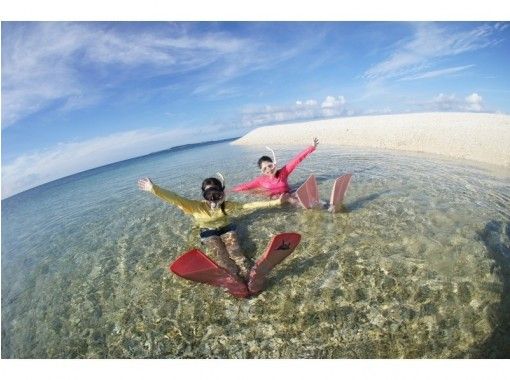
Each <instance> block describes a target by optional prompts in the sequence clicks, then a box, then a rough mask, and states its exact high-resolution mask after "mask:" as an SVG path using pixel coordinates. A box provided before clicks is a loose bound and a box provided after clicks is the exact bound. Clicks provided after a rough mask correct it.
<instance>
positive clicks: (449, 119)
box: [232, 112, 510, 168]
mask: <svg viewBox="0 0 510 380" xmlns="http://www.w3.org/2000/svg"><path fill="white" fill-rule="evenodd" d="M313 137H318V138H319V141H320V142H321V143H322V144H334V145H351V146H361V147H371V148H384V149H393V150H404V151H412V152H425V153H433V154H441V155H445V156H449V157H455V158H462V159H466V160H474V161H479V162H484V163H487V164H493V165H500V166H504V167H507V168H510V116H509V115H503V114H488V113H449V112H442V113H414V114H399V115H379V116H360V117H343V118H337V119H329V120H315V121H308V122H302V123H293V124H280V125H271V126H265V127H260V128H256V129H254V130H253V131H251V132H249V133H247V134H246V135H245V136H243V137H241V138H240V139H238V140H236V141H234V142H233V143H232V144H239V145H259V144H260V145H277V144H286V145H289V144H290V145H304V144H307V143H309V142H311V141H312V138H313Z"/></svg>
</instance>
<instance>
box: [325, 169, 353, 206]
mask: <svg viewBox="0 0 510 380" xmlns="http://www.w3.org/2000/svg"><path fill="white" fill-rule="evenodd" d="M351 177H352V173H348V174H345V175H343V176H341V177H338V178H337V179H336V180H335V183H334V184H333V189H332V190H331V198H330V201H329V211H331V212H337V211H340V210H341V209H342V202H343V200H344V197H345V193H346V192H347V188H348V187H349V183H350V182H351Z"/></svg>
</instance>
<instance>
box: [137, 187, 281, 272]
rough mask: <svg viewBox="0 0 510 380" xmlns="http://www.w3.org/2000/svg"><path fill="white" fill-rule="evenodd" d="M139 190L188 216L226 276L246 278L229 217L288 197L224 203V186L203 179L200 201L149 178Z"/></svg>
mask: <svg viewBox="0 0 510 380" xmlns="http://www.w3.org/2000/svg"><path fill="white" fill-rule="evenodd" d="M138 187H139V188H140V189H141V190H144V191H149V192H151V193H153V194H154V195H156V196H157V197H159V198H161V199H162V200H164V201H166V202H168V203H170V204H171V205H175V206H177V207H178V208H179V209H181V211H183V212H184V213H185V214H188V215H191V216H192V217H193V219H195V222H196V224H197V225H198V227H200V238H201V241H202V243H203V244H204V245H205V246H206V247H207V252H208V254H210V255H211V256H213V259H214V260H215V261H216V263H217V264H218V265H219V266H221V267H223V268H225V269H226V270H228V271H229V272H230V273H232V274H234V275H236V276H240V277H241V278H242V279H247V277H248V274H249V271H250V266H251V265H250V261H249V260H248V258H247V257H246V256H245V255H244V254H243V252H242V250H241V246H240V245H239V240H238V236H237V232H236V226H235V224H233V223H230V218H229V216H230V215H231V214H232V213H235V212H239V211H242V210H248V211H249V210H256V209H259V208H266V207H274V206H278V205H280V204H282V203H284V202H286V201H287V199H288V197H289V195H288V194H283V195H282V196H280V197H279V198H278V199H274V200H268V201H260V202H251V203H244V204H243V203H240V202H233V201H226V200H225V192H224V190H225V186H224V183H223V181H220V180H218V179H217V178H206V179H205V180H204V181H203V182H202V196H203V197H204V200H202V201H196V200H191V199H187V198H184V197H181V196H180V195H178V194H176V193H174V192H172V191H169V190H166V189H163V188H161V187H159V186H157V185H155V184H154V183H153V182H152V181H151V180H150V178H143V179H140V180H138Z"/></svg>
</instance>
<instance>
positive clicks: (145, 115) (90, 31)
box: [2, 22, 510, 198]
mask: <svg viewBox="0 0 510 380" xmlns="http://www.w3.org/2000/svg"><path fill="white" fill-rule="evenodd" d="M508 67H510V23H508V22H506V23H505V22H439V23H430V22H416V23H412V22H283V23H275V22H193V23H185V22H178V23H171V22H168V23H166V22H145V23H144V22H117V23H115V22H114V23H108V22H91V23H90V22H45V23H40V22H29V23H21V22H2V197H3V198H5V197H8V196H10V195H12V194H15V193H17V192H20V191H23V190H26V189H28V188H31V187H34V186H37V185H39V184H42V183H45V182H48V181H51V180H54V179H57V178H60V177H63V176H66V175H70V174H73V173H76V172H79V171H82V170H86V169H90V168H93V167H97V166H100V165H104V164H107V163H111V162H116V161H119V160H123V159H127V158H130V157H135V156H139V155H143V154H147V153H150V152H154V151H158V150H161V149H166V148H169V147H171V146H175V145H181V144H186V143H190V142H199V141H206V140H217V139H221V138H227V137H234V136H240V135H242V134H244V133H246V132H247V131H248V130H250V129H252V128H254V127H257V126H260V125H267V124H274V123H283V122H285V123H286V122H292V121H301V120H310V119H320V118H330V117H343V116H355V115H370V114H387V113H402V112H423V111H461V112H501V113H510V75H509V70H508Z"/></svg>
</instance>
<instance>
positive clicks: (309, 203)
mask: <svg viewBox="0 0 510 380" xmlns="http://www.w3.org/2000/svg"><path fill="white" fill-rule="evenodd" d="M295 194H296V197H297V199H298V200H299V202H300V203H301V205H302V206H303V207H304V208H307V209H309V208H313V207H317V206H320V198H319V188H318V187H317V180H316V179H315V176H314V175H311V176H310V177H308V179H307V180H306V181H305V182H304V183H303V184H302V185H301V186H300V187H299V188H298V189H297V190H296V193H295Z"/></svg>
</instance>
